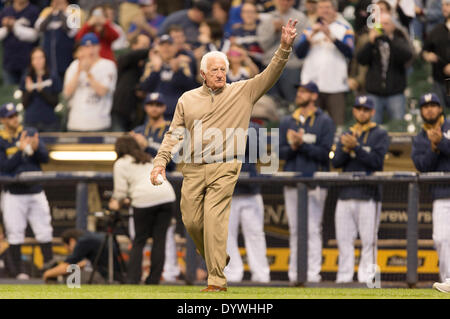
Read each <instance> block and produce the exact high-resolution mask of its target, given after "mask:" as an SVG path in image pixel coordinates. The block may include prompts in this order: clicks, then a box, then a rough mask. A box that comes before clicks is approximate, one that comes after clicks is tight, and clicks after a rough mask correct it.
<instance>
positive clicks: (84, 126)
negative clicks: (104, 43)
mask: <svg viewBox="0 0 450 319" xmlns="http://www.w3.org/2000/svg"><path fill="white" fill-rule="evenodd" d="M99 52H100V41H99V39H98V37H97V36H96V35H95V34H94V33H87V34H85V35H84V36H83V38H81V41H80V48H79V49H78V52H77V59H76V60H74V61H73V62H72V63H71V64H70V66H69V68H68V69H67V72H66V74H65V78H64V88H63V93H64V97H65V98H66V99H67V100H68V107H69V115H68V123H67V129H68V130H69V131H105V130H109V129H110V128H111V107H112V102H113V101H112V99H113V94H114V89H115V87H116V80H117V68H116V65H115V64H114V63H113V62H112V61H111V60H108V59H104V58H102V57H100V55H99Z"/></svg>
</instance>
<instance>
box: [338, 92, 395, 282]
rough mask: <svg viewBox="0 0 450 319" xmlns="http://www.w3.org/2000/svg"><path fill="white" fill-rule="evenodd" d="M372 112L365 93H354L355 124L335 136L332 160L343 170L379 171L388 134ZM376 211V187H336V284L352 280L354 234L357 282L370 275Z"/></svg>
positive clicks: (378, 200)
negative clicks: (358, 255) (358, 242)
mask: <svg viewBox="0 0 450 319" xmlns="http://www.w3.org/2000/svg"><path fill="white" fill-rule="evenodd" d="M374 115H375V109H374V102H373V100H372V99H371V98H370V97H368V96H364V95H363V96H358V97H357V98H356V101H355V104H354V106H353V117H354V118H355V120H356V124H355V125H353V126H352V127H350V131H348V132H345V133H344V134H343V135H342V136H341V137H340V139H339V143H338V145H337V147H336V154H335V156H334V158H333V159H332V163H333V166H334V167H335V168H342V171H343V172H366V174H367V175H369V174H372V173H373V172H376V171H382V170H383V163H384V156H385V155H386V152H387V150H388V147H389V137H388V134H387V132H386V131H385V130H383V129H381V128H380V127H379V126H378V125H377V124H376V123H375V122H372V118H373V116H374ZM380 212H381V189H380V188H379V187H378V186H361V185H357V186H347V187H341V188H340V192H339V195H338V201H337V204H336V214H335V225H336V226H335V227H336V239H337V244H338V249H339V265H338V273H337V278H336V282H337V283H349V282H352V281H353V269H354V266H355V254H354V241H355V239H356V237H357V235H358V233H359V237H360V238H361V245H362V249H361V258H360V262H359V268H358V281H359V282H361V283H367V282H368V281H370V280H371V279H372V278H373V276H374V274H375V269H374V267H373V265H375V264H376V261H377V258H376V256H377V233H378V225H379V222H380Z"/></svg>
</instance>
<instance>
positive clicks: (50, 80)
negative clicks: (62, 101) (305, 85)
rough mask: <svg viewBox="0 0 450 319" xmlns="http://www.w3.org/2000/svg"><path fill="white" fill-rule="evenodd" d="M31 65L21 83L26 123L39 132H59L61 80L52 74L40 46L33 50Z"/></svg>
mask: <svg viewBox="0 0 450 319" xmlns="http://www.w3.org/2000/svg"><path fill="white" fill-rule="evenodd" d="M29 65H30V66H29V70H28V72H27V73H26V75H25V77H24V78H23V79H22V81H21V83H20V89H21V90H22V104H23V106H24V108H25V118H24V124H25V125H26V126H32V127H35V128H36V129H37V130H38V131H39V132H57V131H59V130H60V129H61V127H60V122H59V118H58V117H57V116H56V114H55V107H56V105H58V103H59V93H60V92H61V90H62V83H61V80H60V79H59V76H57V75H52V74H51V73H52V72H51V71H50V69H49V67H48V65H47V60H46V57H45V53H44V50H43V49H42V48H40V47H36V48H34V49H33V51H31V57H30V64H29Z"/></svg>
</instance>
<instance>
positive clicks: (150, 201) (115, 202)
mask: <svg viewBox="0 0 450 319" xmlns="http://www.w3.org/2000/svg"><path fill="white" fill-rule="evenodd" d="M115 151H116V153H117V160H116V162H115V163H114V173H113V176H114V192H113V195H112V198H111V200H110V201H109V208H110V209H111V210H119V209H120V207H121V206H122V205H123V201H124V200H125V199H127V198H128V197H130V199H129V201H130V204H131V207H132V209H133V219H134V226H135V232H136V236H135V238H134V240H133V247H132V249H131V252H130V261H129V264H128V278H127V282H128V283H129V284H138V283H139V282H140V279H141V272H142V255H143V253H142V251H143V249H144V246H145V244H146V242H147V239H148V238H149V237H152V239H153V244H152V254H151V266H150V274H149V276H148V277H147V278H146V280H145V283H146V284H152V285H156V284H158V283H159V281H160V278H161V274H162V271H163V267H164V259H165V254H164V248H165V245H166V232H167V228H168V227H169V224H170V220H171V216H172V203H173V202H174V201H175V192H174V190H173V188H172V185H170V183H169V182H168V181H164V182H163V183H162V185H159V186H154V185H152V183H151V182H150V180H149V179H148V178H143V176H149V174H150V172H151V171H152V169H153V165H152V163H151V157H150V155H149V154H147V153H145V152H144V151H142V149H141V148H140V147H139V145H138V143H137V142H136V140H135V139H134V138H133V137H132V136H130V135H125V136H122V137H120V138H118V139H117V141H116V144H115Z"/></svg>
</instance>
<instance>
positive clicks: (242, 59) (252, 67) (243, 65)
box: [227, 44, 259, 83]
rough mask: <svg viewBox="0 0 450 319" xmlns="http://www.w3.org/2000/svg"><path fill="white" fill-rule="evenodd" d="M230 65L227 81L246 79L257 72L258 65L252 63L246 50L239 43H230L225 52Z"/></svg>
mask: <svg viewBox="0 0 450 319" xmlns="http://www.w3.org/2000/svg"><path fill="white" fill-rule="evenodd" d="M227 57H228V61H229V62H230V67H229V70H228V73H227V82H229V83H232V82H237V81H241V80H247V79H250V78H252V77H254V76H255V75H256V74H258V73H259V68H258V66H257V65H256V64H255V63H253V61H252V59H250V57H249V56H248V54H247V51H246V50H245V49H244V48H243V47H242V46H240V45H237V44H232V45H231V46H230V50H229V51H228V52H227Z"/></svg>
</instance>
